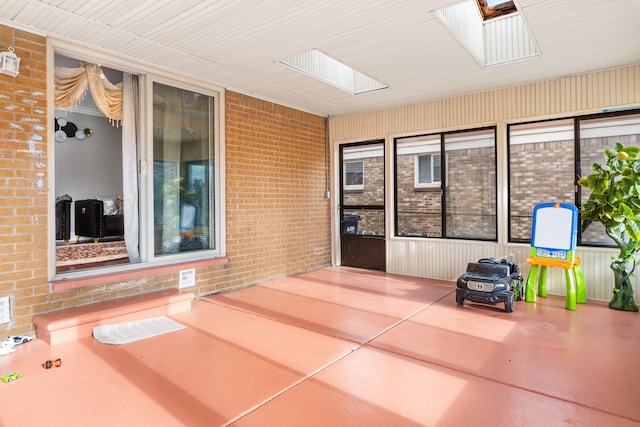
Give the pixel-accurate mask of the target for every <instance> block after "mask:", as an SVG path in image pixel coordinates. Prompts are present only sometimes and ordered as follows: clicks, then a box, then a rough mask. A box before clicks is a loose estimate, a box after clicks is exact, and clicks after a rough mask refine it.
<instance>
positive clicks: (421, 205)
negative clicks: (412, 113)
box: [395, 128, 497, 241]
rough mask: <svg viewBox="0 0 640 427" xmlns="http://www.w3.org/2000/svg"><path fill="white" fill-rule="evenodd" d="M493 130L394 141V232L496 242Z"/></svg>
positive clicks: (403, 234)
mask: <svg viewBox="0 0 640 427" xmlns="http://www.w3.org/2000/svg"><path fill="white" fill-rule="evenodd" d="M495 133H496V130H495V128H486V129H478V130H470V131H461V132H447V133H441V134H431V135H422V136H412V137H403V138H398V139H396V141H395V144H396V147H395V153H396V158H395V163H396V167H395V170H396V179H395V185H396V189H395V190H396V216H395V218H396V226H395V230H396V235H397V236H414V237H446V238H458V239H474V240H494V241H495V240H497V222H496V221H497V216H496V210H497V198H496V146H495ZM441 153H444V154H445V156H444V160H445V161H444V162H442V159H443V157H442V154H441Z"/></svg>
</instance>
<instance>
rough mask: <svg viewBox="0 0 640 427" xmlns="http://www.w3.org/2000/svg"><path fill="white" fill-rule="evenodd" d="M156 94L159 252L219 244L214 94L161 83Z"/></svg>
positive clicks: (156, 236) (156, 246) (156, 240)
mask: <svg viewBox="0 0 640 427" xmlns="http://www.w3.org/2000/svg"><path fill="white" fill-rule="evenodd" d="M153 99H154V102H153V158H154V175H153V180H154V182H153V188H154V195H153V197H154V233H153V235H154V255H156V256H165V255H171V254H175V253H178V252H189V251H197V250H205V249H213V247H212V246H211V243H212V239H211V232H212V228H211V224H209V211H210V207H211V201H212V200H213V198H212V194H211V189H210V187H209V186H208V185H205V184H208V183H209V182H210V179H209V177H210V175H211V173H212V172H213V123H214V121H213V105H214V98H213V97H210V96H207V95H203V94H201V93H198V92H194V91H191V90H186V89H181V88H176V87H172V86H167V85H164V84H160V83H157V82H155V83H154V84H153ZM156 165H158V169H161V171H162V173H160V170H158V171H156V170H155V168H156Z"/></svg>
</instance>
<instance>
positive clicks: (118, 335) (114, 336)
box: [93, 316, 186, 344]
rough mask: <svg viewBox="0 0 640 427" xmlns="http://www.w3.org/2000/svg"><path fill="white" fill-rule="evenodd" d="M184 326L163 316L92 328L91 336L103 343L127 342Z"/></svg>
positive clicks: (176, 329)
mask: <svg viewBox="0 0 640 427" xmlns="http://www.w3.org/2000/svg"><path fill="white" fill-rule="evenodd" d="M184 328H186V326H184V325H182V324H180V323H178V322H176V321H174V320H171V319H169V318H168V317H165V316H160V317H153V318H150V319H142V320H134V321H132V322H124V323H115V324H113V325H102V326H96V327H94V328H93V337H94V338H95V339H97V340H98V341H100V342H101V343H103V344H127V343H130V342H134V341H138V340H142V339H145V338H150V337H155V336H157V335H162V334H166V333H168V332H173V331H178V330H180V329H184Z"/></svg>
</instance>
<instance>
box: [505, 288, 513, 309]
mask: <svg viewBox="0 0 640 427" xmlns="http://www.w3.org/2000/svg"><path fill="white" fill-rule="evenodd" d="M513 300H514V297H513V292H511V293H509V296H508V297H507V300H506V301H505V302H504V311H506V312H507V313H511V312H512V311H513Z"/></svg>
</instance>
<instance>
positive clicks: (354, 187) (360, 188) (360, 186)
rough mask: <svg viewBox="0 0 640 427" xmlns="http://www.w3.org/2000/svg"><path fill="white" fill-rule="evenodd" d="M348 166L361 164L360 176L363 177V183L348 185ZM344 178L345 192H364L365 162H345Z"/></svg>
mask: <svg viewBox="0 0 640 427" xmlns="http://www.w3.org/2000/svg"><path fill="white" fill-rule="evenodd" d="M348 164H360V175H361V176H362V183H360V184H347V173H348V172H347V165H348ZM342 170H343V176H342V179H343V181H342V182H344V187H343V189H344V190H345V191H363V190H364V161H363V160H345V161H344V162H343V168H342Z"/></svg>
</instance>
